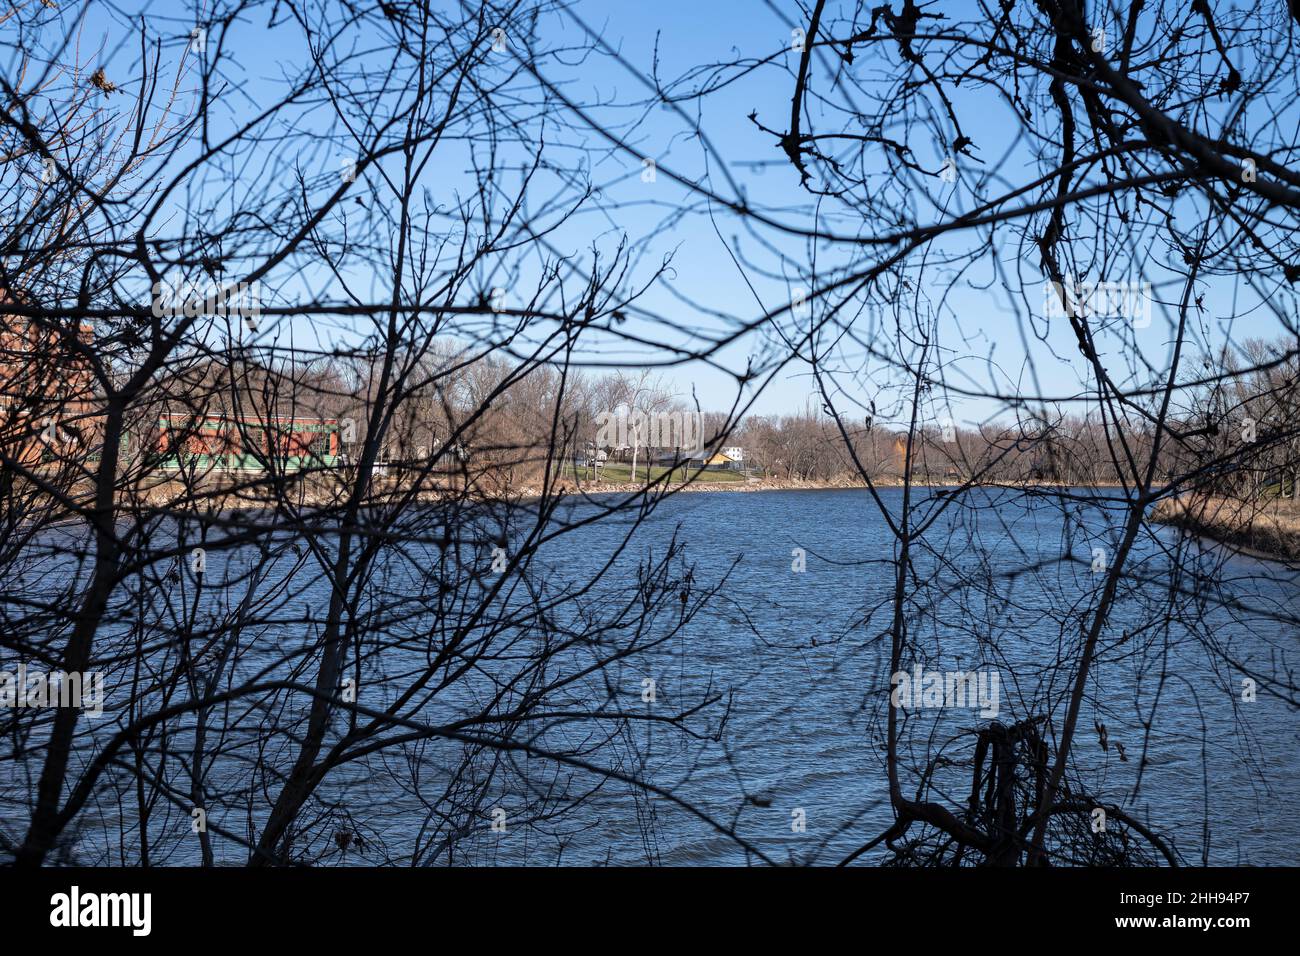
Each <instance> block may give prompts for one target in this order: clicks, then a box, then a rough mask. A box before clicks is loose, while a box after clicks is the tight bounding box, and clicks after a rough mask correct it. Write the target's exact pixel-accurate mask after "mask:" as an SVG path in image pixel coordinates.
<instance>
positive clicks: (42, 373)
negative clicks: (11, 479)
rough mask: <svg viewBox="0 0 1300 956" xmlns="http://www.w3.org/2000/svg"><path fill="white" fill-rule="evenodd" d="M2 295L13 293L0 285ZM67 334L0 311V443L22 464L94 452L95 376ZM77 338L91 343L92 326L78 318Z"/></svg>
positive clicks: (96, 436)
mask: <svg viewBox="0 0 1300 956" xmlns="http://www.w3.org/2000/svg"><path fill="white" fill-rule="evenodd" d="M5 300H9V301H12V298H11V297H10V296H8V295H7V294H6V293H5V291H4V290H3V289H0V303H2V302H3V301H5ZM0 308H3V306H2V305H0ZM67 335H68V333H66V332H64V331H62V330H60V329H58V328H56V327H52V326H51V325H48V324H43V323H40V322H37V321H35V320H33V319H29V318H26V317H23V316H13V315H3V314H0V445H3V446H4V449H3V450H4V453H5V454H6V455H8V456H9V457H10V458H12V459H13V460H15V461H17V462H18V463H19V464H21V465H24V466H28V467H31V466H36V465H40V464H43V463H47V462H51V461H55V460H57V459H59V458H62V457H64V456H69V455H76V456H78V457H84V458H86V459H93V458H96V457H98V455H97V452H96V448H97V445H98V442H99V435H100V433H101V429H102V420H101V419H100V417H99V416H98V414H97V411H98V410H97V408H96V403H95V401H94V395H95V388H94V383H95V379H94V375H93V373H92V371H91V366H90V363H89V362H88V361H87V360H86V358H85V357H84V356H82V355H79V354H77V351H76V348H75V347H74V346H73V345H71V344H70V343H69V342H68V338H67ZM77 339H78V340H79V341H80V342H81V343H83V344H86V345H89V344H91V343H92V342H93V340H94V327H93V326H92V325H90V324H89V323H85V322H83V323H80V324H79V325H78V327H77Z"/></svg>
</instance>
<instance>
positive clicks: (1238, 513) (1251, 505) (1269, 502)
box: [1150, 494, 1300, 561]
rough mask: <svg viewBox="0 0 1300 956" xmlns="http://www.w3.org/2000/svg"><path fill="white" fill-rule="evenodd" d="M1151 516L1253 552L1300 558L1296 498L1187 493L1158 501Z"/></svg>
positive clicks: (1299, 521) (1299, 511) (1299, 533)
mask: <svg viewBox="0 0 1300 956" xmlns="http://www.w3.org/2000/svg"><path fill="white" fill-rule="evenodd" d="M1150 517H1151V520H1152V521H1155V522H1158V523H1160V524H1168V525H1173V526H1175V527H1179V528H1182V529H1184V530H1186V531H1190V532H1191V533H1193V534H1198V535H1202V536H1203V537H1206V538H1210V539H1212V540H1214V541H1218V542H1220V543H1222V544H1226V545H1228V546H1230V547H1233V548H1237V549H1239V550H1242V551H1246V552H1250V553H1252V554H1256V555H1262V556H1264V557H1269V558H1277V559H1280V560H1283V561H1297V560H1300V504H1297V503H1296V501H1295V499H1280V498H1262V499H1259V500H1255V501H1245V500H1241V499H1238V498H1226V497H1219V496H1214V495H1191V494H1189V495H1183V496H1182V497H1180V498H1169V499H1165V500H1163V501H1161V502H1159V503H1158V504H1157V505H1156V507H1155V508H1154V509H1152V513H1151V516H1150Z"/></svg>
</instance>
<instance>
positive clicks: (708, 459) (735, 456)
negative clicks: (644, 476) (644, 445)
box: [654, 445, 745, 471]
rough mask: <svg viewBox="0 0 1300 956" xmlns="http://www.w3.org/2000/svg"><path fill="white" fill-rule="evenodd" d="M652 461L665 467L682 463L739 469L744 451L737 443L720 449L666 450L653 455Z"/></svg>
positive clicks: (687, 465)
mask: <svg viewBox="0 0 1300 956" xmlns="http://www.w3.org/2000/svg"><path fill="white" fill-rule="evenodd" d="M654 463H655V464H656V465H662V466H664V467H666V468H670V467H673V466H675V465H684V466H686V467H687V468H692V469H697V468H714V469H719V468H726V469H731V470H734V471H740V470H742V469H743V468H744V467H745V451H744V449H742V448H741V447H739V446H738V445H732V446H730V447H728V448H723V449H721V450H720V451H709V450H707V449H703V448H701V449H696V450H694V451H668V452H662V453H660V454H658V455H655V456H654Z"/></svg>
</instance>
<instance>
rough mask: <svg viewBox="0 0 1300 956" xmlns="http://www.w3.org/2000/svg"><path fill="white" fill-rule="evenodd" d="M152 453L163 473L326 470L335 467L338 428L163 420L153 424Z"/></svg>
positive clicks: (270, 421) (310, 423)
mask: <svg viewBox="0 0 1300 956" xmlns="http://www.w3.org/2000/svg"><path fill="white" fill-rule="evenodd" d="M157 449H158V452H159V454H161V455H162V456H163V460H162V467H164V468H174V469H179V468H182V467H184V468H190V467H193V468H197V469H199V470H201V471H207V470H211V469H221V470H224V471H265V470H267V466H268V465H271V466H273V467H274V468H275V470H277V471H286V472H290V471H300V470H302V469H303V468H332V467H334V466H335V465H337V464H339V452H340V428H339V421H338V419H336V418H288V417H281V416H270V417H268V418H264V419H258V418H248V419H245V418H229V417H225V416H220V415H215V416H207V417H205V418H203V419H202V420H200V419H197V418H195V417H193V416H191V415H184V414H181V415H164V416H162V417H161V418H159V419H158V436H157Z"/></svg>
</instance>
